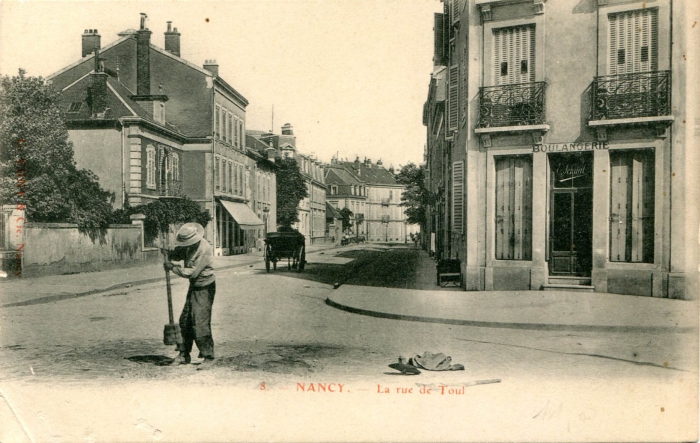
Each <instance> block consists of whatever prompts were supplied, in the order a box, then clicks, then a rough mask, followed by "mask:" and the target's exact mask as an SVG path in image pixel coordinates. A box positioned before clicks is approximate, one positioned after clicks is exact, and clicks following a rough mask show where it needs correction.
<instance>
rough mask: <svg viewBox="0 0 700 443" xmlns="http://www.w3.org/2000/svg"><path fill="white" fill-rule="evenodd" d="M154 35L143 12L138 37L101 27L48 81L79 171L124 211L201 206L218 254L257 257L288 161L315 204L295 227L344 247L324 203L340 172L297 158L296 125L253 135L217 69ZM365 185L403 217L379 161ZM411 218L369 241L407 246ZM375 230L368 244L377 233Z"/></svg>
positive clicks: (240, 99)
mask: <svg viewBox="0 0 700 443" xmlns="http://www.w3.org/2000/svg"><path fill="white" fill-rule="evenodd" d="M151 35H152V31H151V30H150V29H149V26H148V17H147V16H146V14H141V20H140V26H139V28H138V29H128V30H126V31H123V32H121V33H119V34H118V39H117V40H115V41H113V42H111V43H109V44H107V45H104V46H103V45H102V44H101V43H102V42H101V36H100V34H99V33H98V31H97V30H96V29H88V30H85V32H84V33H83V35H82V38H81V40H82V45H81V57H80V58H79V59H78V60H77V61H76V62H75V63H72V64H71V65H69V66H66V67H65V68H63V69H61V70H60V71H58V72H56V73H54V74H52V75H50V76H49V77H47V81H48V82H49V83H50V84H52V85H53V86H54V87H55V88H56V89H57V90H59V91H61V97H62V102H61V106H62V112H63V116H64V119H65V121H66V124H67V127H68V133H69V138H70V141H71V142H72V143H73V147H74V151H75V160H76V163H77V164H78V166H79V167H81V168H87V169H90V170H92V171H93V172H94V173H95V174H97V176H98V177H99V180H100V183H101V185H102V186H103V187H104V188H105V189H107V190H109V191H112V192H114V193H115V195H116V201H115V206H116V207H118V208H119V207H123V206H124V205H127V204H128V205H132V206H133V205H138V204H147V203H149V202H153V201H156V200H158V199H161V198H169V197H177V196H187V197H189V198H191V199H192V200H194V201H196V202H198V203H199V204H200V205H201V207H202V208H204V209H206V210H207V211H208V212H209V213H210V214H211V215H212V222H211V223H209V225H208V226H207V228H206V234H205V235H206V238H207V239H209V240H210V241H211V242H212V243H213V244H214V247H215V254H216V255H230V254H242V253H247V252H249V251H251V250H252V249H259V248H260V247H261V239H262V238H264V236H265V234H266V233H267V232H271V231H276V230H277V223H276V222H277V213H276V198H277V189H278V188H277V181H276V169H277V166H276V163H275V161H276V159H278V158H281V157H293V158H295V159H296V160H297V163H298V165H299V169H300V171H301V173H302V175H303V177H304V180H305V182H306V185H307V190H308V194H309V197H307V198H305V199H304V200H303V201H302V202H301V203H300V204H299V208H298V210H299V222H298V223H297V225H296V226H295V227H296V228H297V229H298V230H299V231H300V232H302V233H303V234H304V235H305V236H306V238H307V241H308V242H309V243H310V244H312V243H319V242H326V241H330V240H333V239H339V238H340V236H341V234H340V232H336V231H335V230H334V229H335V226H337V225H338V223H337V219H338V213H337V212H336V211H334V210H332V209H331V210H328V206H327V201H326V200H327V196H331V195H333V189H331V188H329V187H328V186H327V184H326V176H327V174H328V170H330V169H333V168H335V165H324V164H322V163H321V162H320V161H318V160H317V159H316V158H315V157H313V156H310V155H306V154H303V153H301V152H299V151H298V150H297V143H296V136H295V135H294V132H293V128H292V126H291V125H290V124H285V125H284V126H283V127H282V129H281V133H279V134H276V133H273V132H271V131H259V130H253V129H249V128H247V127H246V107H247V106H248V104H249V102H248V100H247V99H246V98H245V97H244V96H243V95H242V94H241V93H240V92H239V91H238V90H236V89H235V88H234V87H233V86H232V85H231V84H229V83H228V82H226V80H224V78H222V77H221V76H220V75H219V65H218V64H217V62H216V61H215V60H206V61H205V63H204V64H203V65H202V66H198V65H196V64H194V63H191V62H189V61H187V60H185V59H184V58H182V57H181V53H180V49H181V34H180V33H179V32H178V30H177V28H174V27H173V26H172V23H171V22H167V28H166V30H165V48H159V47H158V46H155V45H154V44H153V43H152V42H151ZM363 168H365V169H367V166H366V165H365V166H363ZM380 170H381V171H382V172H381V173H379V171H380ZM359 174H360V173H359V172H358V176H359ZM360 181H361V182H362V183H363V186H365V187H369V188H372V186H373V185H375V184H376V185H377V186H378V187H380V188H382V189H383V188H385V187H387V186H388V185H393V191H390V192H393V200H392V201H393V203H392V204H393V207H395V208H396V209H397V208H398V206H396V204H397V202H399V201H400V189H401V187H400V186H398V185H396V182H395V180H394V179H393V174H392V173H391V172H389V171H387V170H386V169H384V168H383V167H381V163H379V165H375V167H374V171H373V175H372V174H370V175H366V176H365V177H363V178H362V179H361V180H360ZM375 182H376V183H375ZM372 189H373V188H372ZM377 195H379V194H377ZM382 196H383V194H382ZM390 197H391V196H390ZM377 198H384V197H377ZM380 204H381V203H380ZM334 206H335V207H336V208H338V207H340V208H342V207H343V206H338V204H337V202H336V204H335V205H334ZM362 210H363V209H362V208H359V207H357V208H355V209H354V210H353V212H358V213H362V212H360V211H362ZM378 214H379V212H377V215H376V217H375V216H374V215H373V217H375V218H376V219H377V220H380V216H379V215H378ZM382 214H383V213H382ZM404 219H405V216H404V215H403V212H402V211H398V210H395V211H393V212H391V229H390V230H389V231H387V232H388V233H389V234H390V235H388V236H387V235H385V236H384V237H381V238H380V236H378V235H374V236H371V235H370V237H374V238H376V239H377V241H380V240H381V241H384V240H388V239H389V237H390V238H391V239H394V240H398V239H400V238H402V237H401V236H402V235H403V234H404V233H405V231H406V228H405V227H403V228H399V227H398V226H399V225H404V224H405V223H404ZM373 221H374V220H373ZM330 226H333V229H331V228H330ZM369 226H372V224H371V223H367V224H366V225H365V227H366V229H367V231H366V232H365V234H367V235H369V234H370V233H375V231H373V230H372V228H369Z"/></svg>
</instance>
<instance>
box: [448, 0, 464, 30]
mask: <svg viewBox="0 0 700 443" xmlns="http://www.w3.org/2000/svg"><path fill="white" fill-rule="evenodd" d="M460 3H461V2H460V0H451V1H450V8H451V11H450V17H451V18H452V20H451V22H450V23H451V24H453V25H454V24H455V23H457V22H458V21H459V13H460V11H461V9H462V8H460Z"/></svg>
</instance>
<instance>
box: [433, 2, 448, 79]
mask: <svg viewBox="0 0 700 443" xmlns="http://www.w3.org/2000/svg"><path fill="white" fill-rule="evenodd" d="M433 31H434V32H435V52H434V54H433V64H434V65H435V66H441V65H445V64H446V63H445V14H440V13H438V12H436V13H435V26H434V27H433Z"/></svg>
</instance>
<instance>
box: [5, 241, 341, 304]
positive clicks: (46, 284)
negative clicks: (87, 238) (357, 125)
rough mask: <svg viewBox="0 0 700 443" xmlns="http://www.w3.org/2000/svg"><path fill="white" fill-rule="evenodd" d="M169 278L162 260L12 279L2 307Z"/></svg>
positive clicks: (223, 260) (222, 260)
mask: <svg viewBox="0 0 700 443" xmlns="http://www.w3.org/2000/svg"><path fill="white" fill-rule="evenodd" d="M335 247H336V245H334V244H321V245H309V246H307V247H306V250H307V251H308V252H315V251H320V250H325V249H331V248H335ZM262 260H263V255H262V252H257V251H256V252H254V253H251V254H240V255H229V256H219V257H214V263H213V264H214V269H215V270H223V269H229V268H236V267H240V266H248V265H251V264H254V263H257V262H261V261H262ZM164 280H165V274H164V271H163V265H162V264H160V263H154V264H149V265H145V266H135V267H132V268H122V269H110V270H107V271H98V272H83V273H77V274H67V275H49V276H45V277H36V278H24V279H11V280H2V281H0V307H12V306H25V305H31V304H36V303H46V302H50V301H60V300H65V299H68V298H73V297H82V296H86V295H91V294H97V293H100V292H106V291H111V290H114V289H118V288H122V287H131V286H136V285H143V284H148V283H155V282H159V281H164Z"/></svg>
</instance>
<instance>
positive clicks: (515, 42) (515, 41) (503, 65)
mask: <svg viewBox="0 0 700 443" xmlns="http://www.w3.org/2000/svg"><path fill="white" fill-rule="evenodd" d="M493 34H494V35H493V37H494V77H495V81H494V84H496V85H512V84H517V83H530V82H534V81H535V27H534V26H532V25H528V26H516V27H513V28H501V29H494V31H493Z"/></svg>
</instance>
